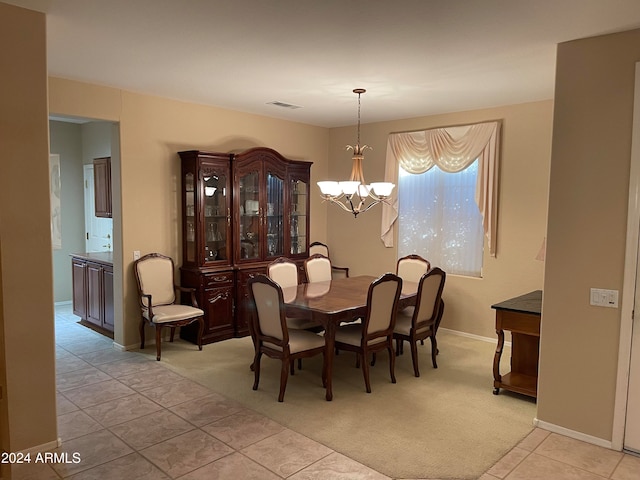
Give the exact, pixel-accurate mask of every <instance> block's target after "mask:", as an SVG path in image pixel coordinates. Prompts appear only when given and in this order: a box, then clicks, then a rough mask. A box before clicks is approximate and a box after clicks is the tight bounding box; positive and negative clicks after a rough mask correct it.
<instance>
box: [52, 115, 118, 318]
mask: <svg viewBox="0 0 640 480" xmlns="http://www.w3.org/2000/svg"><path fill="white" fill-rule="evenodd" d="M119 135H120V133H119V124H118V123H114V122H108V121H100V120H92V119H84V118H68V117H60V116H55V117H50V118H49V138H50V152H51V153H52V154H57V155H58V156H59V160H60V184H61V199H60V203H61V205H60V216H61V242H60V246H59V248H57V249H54V250H53V253H52V255H53V285H54V302H55V306H61V305H70V304H71V303H72V296H73V285H72V273H71V272H72V270H71V255H72V254H77V253H87V252H105V251H112V252H113V254H114V258H116V252H117V251H118V249H119V248H121V242H120V243H118V242H116V241H114V233H113V229H114V226H115V225H119V222H120V213H119V210H114V214H113V218H112V219H107V218H96V217H95V215H94V207H93V202H94V199H93V190H92V189H93V159H94V158H100V157H109V156H110V157H111V158H112V162H113V163H117V169H116V172H119V162H120V142H119ZM112 184H113V185H114V195H119V192H120V180H119V176H118V175H117V174H116V175H112ZM117 203H118V204H119V201H118V202H117ZM88 238H89V239H88ZM119 258H121V257H119ZM117 263H118V262H115V261H114V277H118V279H121V277H122V268H121V267H120V268H118V265H117ZM114 280H115V278H114ZM114 284H115V285H118V284H121V282H118V281H115V282H114ZM114 295H116V297H119V298H114V302H115V303H120V304H121V303H122V293H121V290H119V289H116V290H115V291H114ZM119 310H120V312H121V311H122V309H119ZM118 317H119V319H120V320H119V321H118ZM115 321H116V327H115V328H116V329H118V328H119V329H120V330H122V315H121V314H120V315H119V316H118V315H117V316H116V319H115ZM118 324H119V325H118Z"/></svg>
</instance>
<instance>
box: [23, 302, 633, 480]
mask: <svg viewBox="0 0 640 480" xmlns="http://www.w3.org/2000/svg"><path fill="white" fill-rule="evenodd" d="M76 321H77V317H75V316H74V315H73V314H72V313H71V308H70V306H63V307H58V308H57V309H56V356H57V360H56V371H57V390H58V404H57V407H58V433H59V436H60V438H62V439H63V443H62V446H61V447H60V448H58V449H57V450H56V453H57V454H67V455H68V460H69V461H68V462H67V463H39V464H35V463H32V464H29V465H20V466H17V467H14V468H13V478H14V479H15V480H31V479H33V480H36V479H37V480H48V479H61V478H65V479H67V478H71V479H73V480H93V479H95V480H98V479H100V480H110V479H117V480H122V479H137V480H164V479H181V480H199V479H227V478H228V479H242V480H250V479H257V480H270V479H274V480H276V479H282V478H287V479H292V480H302V479H308V480H310V479H332V480H333V479H345V480H346V479H348V480H356V479H367V480H376V479H388V478H389V477H386V476H385V475H382V474H380V473H378V472H376V471H374V470H372V469H370V468H368V467H367V466H365V465H362V464H359V463H357V462H355V461H353V460H351V459H349V458H347V457H345V456H344V455H341V454H340V453H338V452H335V451H333V450H331V449H329V448H327V447H326V446H324V445H322V444H319V443H317V442H315V441H313V440H311V439H309V438H307V437H304V436H302V435H300V434H298V433H296V432H294V431H292V430H289V429H287V428H284V427H283V426H281V425H279V424H277V423H275V422H273V421H272V420H270V419H269V418H266V417H264V416H262V415H259V414H257V413H255V412H253V411H251V410H247V409H245V408H243V407H242V406H241V405H239V404H237V403H235V402H233V401H231V400H229V399H227V398H225V397H223V396H221V395H219V394H217V393H214V392H211V391H209V390H208V389H207V388H205V387H203V386H201V385H199V384H197V383H195V382H192V381H190V380H188V379H185V378H184V377H181V376H180V375H178V374H176V373H174V372H172V371H170V370H168V369H166V368H165V367H163V365H162V363H161V362H156V361H154V360H153V359H150V357H147V356H142V355H140V354H137V353H135V352H119V351H116V350H113V348H112V346H111V343H112V342H111V340H110V339H107V338H106V337H103V336H101V335H99V334H97V333H94V332H92V331H91V330H89V329H87V328H85V327H82V326H80V325H78V324H77V323H76ZM292 452H295V454H294V455H292ZM74 455H75V456H74ZM78 458H79V459H80V461H79V462H76V463H74V460H77V459H78ZM538 478H539V479H544V480H547V479H554V480H561V479H586V480H590V479H593V480H596V479H603V478H609V479H616V480H631V479H634V480H635V479H640V457H635V456H632V455H628V454H623V453H621V452H615V451H612V450H608V449H605V448H602V447H597V446H594V445H590V444H586V443H583V442H580V441H577V440H574V439H571V438H567V437H563V436H561V435H557V434H554V433H549V432H547V431H544V430H541V429H535V430H534V431H533V432H532V433H531V434H530V435H529V436H528V437H527V438H525V439H524V440H523V441H522V442H521V443H520V444H518V445H517V446H516V447H514V448H513V450H511V451H510V452H509V453H508V454H507V455H505V457H503V458H502V459H501V460H500V461H499V462H498V463H496V464H495V465H494V466H493V467H492V468H491V469H489V471H487V472H486V473H485V474H484V475H483V476H482V477H481V480H494V479H506V480H521V479H526V480H532V479H538Z"/></svg>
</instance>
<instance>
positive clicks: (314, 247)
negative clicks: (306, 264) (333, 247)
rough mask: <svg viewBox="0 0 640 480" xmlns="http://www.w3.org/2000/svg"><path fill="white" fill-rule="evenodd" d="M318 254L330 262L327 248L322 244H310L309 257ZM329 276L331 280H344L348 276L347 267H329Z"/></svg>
mask: <svg viewBox="0 0 640 480" xmlns="http://www.w3.org/2000/svg"><path fill="white" fill-rule="evenodd" d="M316 253H319V254H320V255H324V256H325V257H327V258H328V259H329V260H331V256H330V255H329V247H328V246H327V245H326V244H324V243H322V242H312V243H311V245H309V256H312V255H315V254H316ZM331 276H332V277H333V278H344V277H348V276H349V268H348V267H338V266H336V265H333V264H332V265H331Z"/></svg>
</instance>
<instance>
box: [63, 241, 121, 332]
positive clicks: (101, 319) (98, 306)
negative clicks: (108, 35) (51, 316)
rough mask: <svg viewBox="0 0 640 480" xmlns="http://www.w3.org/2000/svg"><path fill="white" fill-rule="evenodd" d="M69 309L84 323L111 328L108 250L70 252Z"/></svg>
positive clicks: (111, 330)
mask: <svg viewBox="0 0 640 480" xmlns="http://www.w3.org/2000/svg"><path fill="white" fill-rule="evenodd" d="M71 262H72V276H73V313H74V315H77V316H79V317H80V319H81V323H85V324H86V325H88V326H92V327H98V328H99V329H102V330H106V331H108V332H113V328H114V325H113V323H114V313H113V263H112V261H111V253H94V254H92V253H87V254H83V255H81V254H74V255H72V257H71Z"/></svg>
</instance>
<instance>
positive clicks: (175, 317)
mask: <svg viewBox="0 0 640 480" xmlns="http://www.w3.org/2000/svg"><path fill="white" fill-rule="evenodd" d="M133 269H134V272H135V275H136V282H137V284H138V299H139V302H140V309H141V320H140V348H141V349H143V348H144V340H145V339H144V327H145V325H146V324H149V325H151V326H152V327H154V328H155V329H156V360H158V361H160V354H161V342H162V329H163V328H164V327H167V328H170V329H171V337H170V341H171V342H173V337H174V334H175V330H176V328H177V327H183V326H185V325H189V324H190V323H192V322H195V321H197V322H199V323H200V328H199V329H198V337H197V338H198V349H199V350H202V332H203V330H204V311H203V310H201V309H200V308H198V302H197V301H196V295H195V291H196V290H195V288H185V287H180V286H178V285H176V284H175V283H174V265H173V259H171V258H170V257H167V256H164V255H161V254H159V253H149V254H148V255H145V256H143V257H141V258H139V259H138V260H136V261H135V262H134V263H133ZM176 292H181V293H189V294H190V301H191V305H181V304H180V303H179V298H178V297H176Z"/></svg>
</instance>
